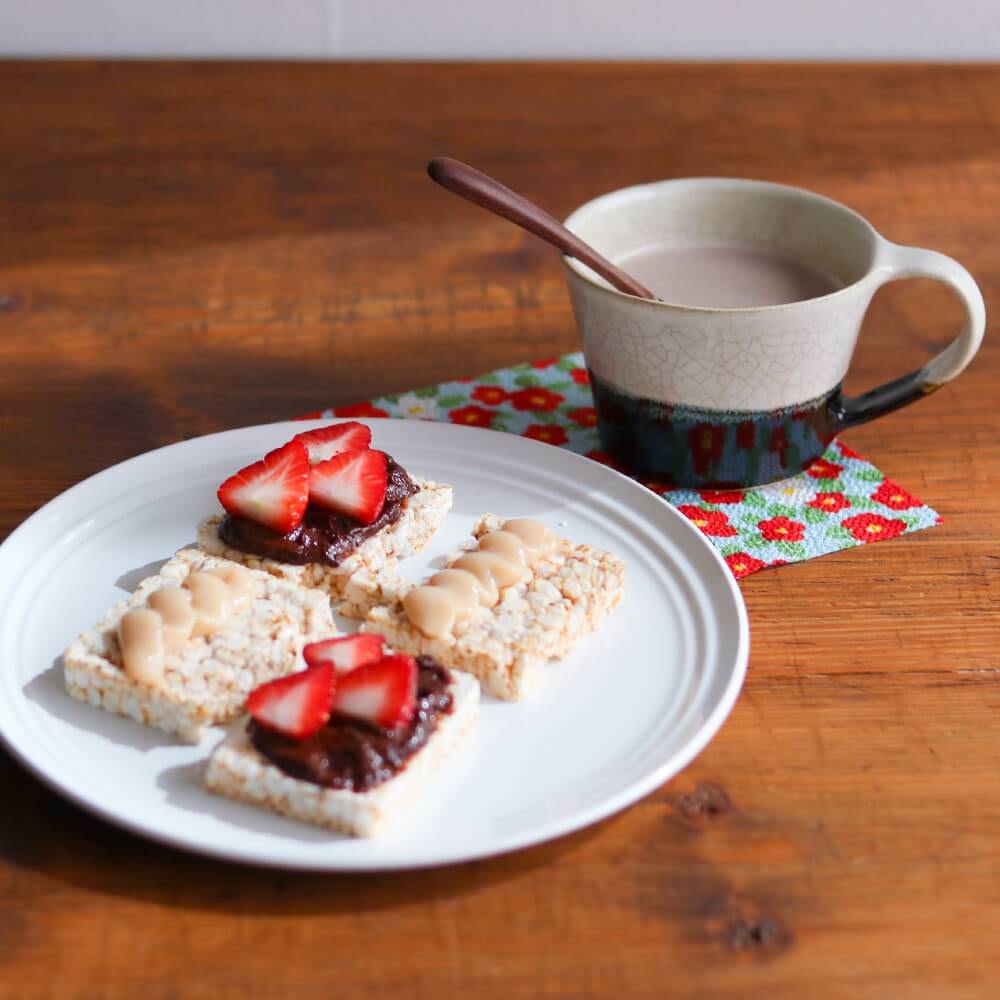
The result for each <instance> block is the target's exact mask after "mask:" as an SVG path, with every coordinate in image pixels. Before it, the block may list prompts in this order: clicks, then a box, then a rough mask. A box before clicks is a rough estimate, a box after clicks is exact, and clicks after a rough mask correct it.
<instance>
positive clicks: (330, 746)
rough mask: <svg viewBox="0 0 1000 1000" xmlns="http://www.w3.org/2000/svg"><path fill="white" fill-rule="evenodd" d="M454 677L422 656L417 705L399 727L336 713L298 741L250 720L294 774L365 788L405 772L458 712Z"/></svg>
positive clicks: (258, 742)
mask: <svg viewBox="0 0 1000 1000" xmlns="http://www.w3.org/2000/svg"><path fill="white" fill-rule="evenodd" d="M450 683H451V675H450V674H449V673H448V671H447V670H445V668H444V667H442V666H441V665H440V664H439V663H438V662H437V661H436V660H435V659H433V658H432V657H430V656H418V657H417V704H416V710H415V711H414V713H413V718H412V719H411V720H410V721H409V722H408V723H407V724H406V725H405V726H400V727H398V728H397V729H383V728H382V727H381V726H376V725H375V724H374V723H370V722H363V721H361V720H360V719H349V718H347V717H346V716H337V715H335V716H332V717H331V718H330V721H329V722H327V723H326V725H325V726H323V728H322V729H321V730H320V731H319V732H318V733H314V734H313V735H312V736H307V737H306V738H305V739H301V740H298V739H295V738H294V737H291V736H285V735H283V734H282V733H277V732H275V731H274V730H271V729H266V728H264V727H263V726H258V725H257V723H256V722H254V721H253V720H252V719H251V720H250V722H249V723H248V727H249V733H250V741H251V743H252V744H253V745H254V747H255V748H256V750H257V752H258V753H260V754H261V755H262V756H264V757H266V758H267V759H268V760H269V761H270V762H271V763H272V764H274V765H275V766H276V767H278V768H280V769H281V770H282V771H284V772H285V774H289V775H291V776H292V777H293V778H301V779H302V780H304V781H311V782H312V783H313V784H316V785H323V786H324V787H326V788H345V789H348V790H350V791H355V792H365V791H367V790H368V789H369V788H373V787H374V786H375V785H378V784H381V783H382V782H383V781H387V780H388V779H389V778H391V777H392V776H393V775H395V774H397V773H398V772H399V771H401V770H402V769H403V768H404V767H405V766H406V762H407V761H408V760H409V759H410V757H412V756H413V755H414V754H415V753H416V752H417V751H418V750H419V749H420V748H421V747H422V746H424V744H425V743H426V742H427V741H428V740H429V739H430V737H431V735H432V734H433V733H434V731H435V730H436V729H437V727H438V722H439V720H440V718H441V716H442V715H448V714H449V713H450V712H451V711H452V707H453V706H452V698H451V692H450V691H449V690H448V685H449V684H450Z"/></svg>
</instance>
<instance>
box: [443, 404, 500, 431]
mask: <svg viewBox="0 0 1000 1000" xmlns="http://www.w3.org/2000/svg"><path fill="white" fill-rule="evenodd" d="M495 416H496V414H495V413H494V412H493V411H492V410H484V409H483V408H482V407H481V406H460V407H459V408H458V409H457V410H452V411H451V412H450V413H449V414H448V419H449V420H450V421H451V422H452V423H453V424H464V425H465V426H466V427H489V426H490V425H491V424H492V423H493V418H494V417H495Z"/></svg>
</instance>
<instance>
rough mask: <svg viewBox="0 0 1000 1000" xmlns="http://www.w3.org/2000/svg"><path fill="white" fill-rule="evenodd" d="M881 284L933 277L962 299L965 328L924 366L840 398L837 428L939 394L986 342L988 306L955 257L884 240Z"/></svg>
mask: <svg viewBox="0 0 1000 1000" xmlns="http://www.w3.org/2000/svg"><path fill="white" fill-rule="evenodd" d="M875 274H876V277H877V279H878V286H877V287H881V286H882V285H884V284H887V283H888V282H890V281H899V280H901V279H903V278H933V279H934V280H935V281H940V282H941V283H942V284H945V285H947V286H948V287H949V288H950V289H951V290H952V291H953V292H954V293H955V294H956V295H957V296H958V297H959V299H960V300H961V302H962V307H963V308H964V310H965V324H964V326H963V327H962V332H961V333H960V334H959V335H958V337H957V338H956V339H955V340H954V341H952V343H951V344H949V345H948V346H947V347H946V348H945V349H944V350H943V351H942V352H941V353H940V354H938V355H935V357H933V358H931V360H930V361H928V362H927V364H925V365H924V366H923V367H922V368H918V369H917V370H916V371H913V372H910V373H909V374H908V375H902V376H900V377H899V378H896V379H893V380H892V381H891V382H886V383H885V384H883V385H880V386H878V388H876V389H871V390H869V391H868V392H865V393H862V395H860V396H839V397H835V402H834V401H831V402H833V406H832V408H831V416H832V418H833V421H834V425H835V428H836V430H838V431H840V430H844V429H846V428H848V427H857V426H858V424H864V423H867V422H868V421H869V420H874V419H875V418H876V417H881V416H882V415H883V414H884V413H891V412H892V411H893V410H898V409H900V407H903V406H907V405H908V404H909V403H912V402H914V401H915V400H917V399H922V398H923V397H924V396H929V395H930V394H931V393H932V392H936V391H937V390H938V389H940V388H941V386H943V385H944V384H945V383H946V382H950V381H951V380H952V379H953V378H954V377H955V376H956V375H958V374H959V372H961V371H962V369H963V368H965V366H966V365H967V364H968V363H969V362H970V361H971V360H972V358H973V356H974V355H975V353H976V351H977V350H979V345H980V344H981V343H982V340H983V333H984V331H985V329H986V305H985V303H984V302H983V295H982V292H980V291H979V286H978V285H977V284H976V282H975V281H974V280H973V278H972V275H971V274H969V272H968V271H966V269H965V268H964V267H962V265H961V264H959V263H958V261H957V260H953V259H952V258H951V257H948V256H946V255H945V254H943V253H937V251H935V250H922V249H920V248H919V247H904V246H898V245H897V244H895V243H889V242H888V241H887V240H883V241H882V242H881V244H880V246H879V249H878V256H877V258H876V262H875Z"/></svg>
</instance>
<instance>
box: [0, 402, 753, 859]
mask: <svg viewBox="0 0 1000 1000" xmlns="http://www.w3.org/2000/svg"><path fill="white" fill-rule="evenodd" d="M334 419H336V418H334ZM344 419H351V418H344ZM330 421H331V418H320V417H317V418H309V419H304V420H298V419H296V420H280V421H272V422H267V423H262V424H250V425H247V426H244V427H235V428H228V429H226V430H222V431H215V432H213V433H211V434H203V435H197V436H195V437H192V438H184V439H181V440H179V441H174V442H171V443H169V444H166V445H161V446H160V447H158V448H154V449H151V450H149V451H145V452H141V453H139V454H137V455H133V456H131V457H129V458H126V459H123V460H122V461H120V462H116V463H114V464H113V465H110V466H108V467H106V468H104V469H100V470H98V471H97V472H95V473H92V474H91V475H89V476H87V477H86V478H85V479H83V480H81V481H80V482H78V483H74V484H73V485H72V486H69V487H67V488H66V489H65V490H63V491H61V492H60V493H58V494H56V496H54V497H52V498H51V499H50V500H48V501H46V502H45V503H44V504H42V506H41V507H39V508H38V509H37V510H35V511H34V512H33V513H31V514H30V515H29V516H28V517H27V518H25V519H24V520H23V521H22V522H21V523H20V524H19V525H18V526H17V527H16V528H15V529H14V530H13V531H12V532H11V533H10V534H9V535H8V536H7V538H5V539H4V540H3V542H2V543H0V593H3V592H7V591H11V590H12V589H13V588H12V587H10V586H8V585H6V584H5V581H4V579H3V575H2V569H3V561H4V556H5V555H7V554H8V553H9V551H10V550H12V549H14V548H16V547H17V545H19V544H22V542H21V539H22V538H23V537H24V536H25V535H27V534H29V533H30V531H31V530H33V529H34V528H35V526H36V524H37V523H38V522H41V521H43V520H44V519H45V518H47V517H52V515H53V513H55V514H59V513H60V512H61V508H62V507H63V506H65V505H67V504H69V503H71V502H72V499H73V497H74V496H75V495H77V494H79V493H83V492H86V491H88V490H90V489H93V488H94V485H95V483H97V481H98V480H100V479H102V478H104V477H107V476H110V475H111V474H113V473H115V472H116V471H118V470H120V469H122V468H123V467H125V466H129V465H131V464H134V463H136V464H137V463H141V462H146V461H151V460H152V459H153V458H154V457H155V456H159V455H162V453H164V452H168V451H171V450H175V449H181V448H183V447H185V446H188V445H191V444H193V443H195V442H203V441H208V440H218V439H222V438H225V437H230V436H239V435H242V434H246V433H253V432H263V431H267V430H276V429H278V428H286V429H287V428H290V427H293V428H298V429H302V430H307V429H309V428H310V427H312V426H323V425H326V424H329V423H330ZM361 422H362V423H365V424H370V425H374V426H373V430H374V431H376V433H377V427H378V426H386V425H390V424H391V425H394V426H406V427H410V428H414V429H415V427H416V426H419V425H429V426H431V427H435V428H437V427H444V428H447V429H448V431H449V433H455V432H458V433H459V434H460V435H463V436H464V435H471V436H475V437H484V436H489V437H493V438H496V439H507V440H508V441H509V440H510V439H517V440H518V441H519V442H521V443H520V445H518V446H517V447H522V446H526V447H527V449H528V451H529V452H530V451H534V452H536V453H537V454H538V455H539V456H542V455H544V454H545V453H546V451H547V450H548V449H551V448H553V447H555V446H553V445H549V444H545V443H543V442H539V441H533V440H531V439H529V438H525V437H523V436H520V435H512V434H509V433H507V432H504V431H498V430H493V429H490V428H482V427H465V426H462V425H457V424H443V423H442V422H439V421H422V420H406V419H402V418H395V417H371V418H367V417H366V418H362V419H361ZM557 450H558V451H559V452H560V453H561V454H562V455H563V456H566V457H567V458H569V459H570V461H571V463H572V462H580V463H584V464H585V466H586V467H587V468H588V469H591V471H592V466H593V465H594V464H598V463H594V462H593V460H592V459H588V458H587V457H586V456H584V455H580V454H578V453H576V452H573V451H571V450H569V449H567V448H562V447H558V448H557ZM600 468H601V470H602V473H601V474H608V475H610V476H611V477H617V479H619V480H624V481H625V482H626V483H628V488H630V489H632V488H636V489H640V490H645V487H643V486H642V485H641V484H640V483H638V482H637V481H636V480H634V479H632V478H631V477H629V476H627V475H625V474H623V473H621V472H619V471H618V470H616V469H612V468H611V467H610V466H606V465H603V464H601V465H600ZM647 494H648V497H649V498H652V499H654V500H655V501H657V502H658V503H659V504H662V506H663V508H664V509H665V511H667V512H669V516H670V517H671V518H673V519H675V521H676V523H677V524H679V525H680V526H681V530H682V531H684V532H686V533H687V535H688V538H689V539H691V540H693V542H694V544H695V545H697V546H699V547H700V548H701V550H702V551H703V552H707V553H708V554H709V556H710V559H711V561H712V562H713V563H714V565H715V568H716V570H717V571H718V572H719V574H720V578H721V579H722V580H723V582H724V584H725V590H726V592H727V596H728V597H729V598H730V600H731V602H732V610H733V611H734V612H735V617H736V621H735V624H736V626H737V635H736V655H735V662H733V664H732V668H731V673H730V676H729V679H728V681H727V683H726V685H725V687H724V689H723V691H722V692H721V694H720V695H719V697H718V700H717V701H716V703H715V705H714V707H713V708H712V710H711V711H710V712H709V713H708V714H707V715H706V716H705V718H704V719H703V720H702V721H701V722H700V724H699V725H698V728H697V730H696V732H695V734H694V735H693V736H692V737H691V738H689V739H688V741H687V742H686V743H685V744H684V746H683V747H682V748H681V749H679V750H678V751H677V752H675V753H674V754H671V755H670V756H669V757H668V758H667V759H666V760H664V761H663V762H662V763H661V764H660V765H659V766H658V767H656V768H654V769H652V770H651V771H650V772H649V773H647V774H646V775H645V776H644V777H642V778H640V779H637V780H635V781H632V782H631V783H629V784H626V785H625V786H624V787H622V788H621V789H619V790H618V791H617V792H616V793H615V794H613V795H609V796H606V797H605V798H604V799H602V800H601V801H599V802H598V803H596V804H593V805H590V806H588V807H586V808H584V809H583V810H578V811H574V812H570V813H568V814H565V815H563V816H562V817H559V818H557V819H555V820H548V821H546V822H543V823H540V824H537V825H536V826H534V827H531V828H530V829H528V830H525V831H522V832H520V833H517V834H514V835H509V836H506V837H496V838H494V839H493V841H492V843H491V844H490V846H489V848H488V849H485V850H484V849H483V848H482V847H481V846H480V847H477V848H473V849H470V850H468V851H460V852H456V851H455V850H454V849H450V850H445V851H443V852H441V853H440V854H434V853H433V852H430V853H428V854H426V855H422V856H420V857H417V858H415V859H413V860H410V861H406V862H400V861H393V860H391V859H379V858H378V857H374V858H372V859H371V863H355V862H352V863H347V864H345V863H342V862H338V861H336V860H326V859H321V858H306V857H300V858H295V857H294V856H292V853H288V852H285V853H284V856H281V857H277V856H271V857H267V856H262V854H261V852H259V851H257V850H255V849H253V848H250V849H247V848H246V847H241V846H240V845H239V844H238V843H237V844H234V845H233V846H232V847H230V848H222V847H216V846H214V845H211V844H198V843H196V842H193V841H192V840H191V839H189V838H188V837H187V836H186V835H183V834H174V833H171V831H169V830H164V829H162V828H159V827H157V826H156V825H155V823H153V822H150V823H149V824H148V825H147V824H144V823H143V822H142V821H141V820H134V819H132V818H130V817H128V816H123V815H122V814H120V813H118V812H116V811H114V810H113V809H112V808H109V807H106V806H104V805H103V804H102V803H100V802H95V801H93V800H92V799H90V798H88V797H87V795H86V794H85V793H82V792H79V791H77V790H76V789H75V788H74V787H73V785H72V783H71V782H70V781H69V780H67V779H61V778H60V777H59V776H58V775H57V774H53V773H50V771H49V770H47V769H46V768H45V767H44V766H43V765H42V764H39V763H37V762H36V761H35V760H33V759H32V757H31V756H30V755H29V754H28V753H27V752H24V751H23V750H22V747H21V746H20V745H19V742H18V741H17V740H16V739H15V738H14V737H12V736H11V734H9V733H8V732H7V727H6V725H5V718H4V713H3V712H2V711H0V743H2V745H3V746H4V748H5V749H6V750H7V751H8V752H9V753H10V754H11V756H12V757H14V759H15V760H16V761H17V762H18V763H19V764H20V765H21V766H22V767H24V768H25V770H27V771H28V772H29V773H30V774H31V775H32V776H33V777H35V778H37V779H38V780H40V781H41V782H42V783H43V784H44V785H45V786H46V787H48V788H50V789H51V790H53V791H54V792H56V793H57V794H59V795H61V796H63V797H64V798H66V799H67V800H69V801H70V802H72V803H73V804H74V805H76V806H78V807H80V808H81V809H83V810H84V811H85V812H88V813H90V814H91V815H93V816H97V817H98V818H100V819H101V820H103V821H105V822H108V823H111V824H113V825H114V826H117V827H119V828H121V829H124V830H126V831H128V832H129V833H130V834H132V835H136V836H140V837H144V838H147V839H149V840H151V841H153V842H155V843H158V844H162V845H165V846H168V847H171V848H173V849H179V850H183V851H189V852H191V853H192V854H195V855H198V856H201V857H210V858H215V859H218V860H222V861H228V862H236V863H239V864H245V865H248V866H253V867H260V868H269V869H278V870H285V871H325V872H330V873H338V872H339V873H348V872H357V873H364V872H372V873H374V872H380V871H382V872H384V871H415V870H418V869H425V868H434V867H443V866H448V865H452V864H464V863H467V862H470V861H474V860H479V859H486V858H492V857H497V856H499V855H503V854H508V853H511V852H513V851H517V850H523V849H526V848H528V847H532V846H539V845H542V844H545V843H548V842H550V841H552V840H555V839H557V838H561V837H564V836H568V835H569V834H571V833H574V832H576V831H579V830H583V829H586V828H587V827H590V826H593V825H594V824H595V823H598V822H601V821H603V820H605V819H608V818H610V817H612V816H615V815H617V814H618V813H620V812H622V811H623V810H625V809H627V808H628V807H629V806H631V805H634V804H635V803H636V802H638V801H639V800H640V799H643V798H645V797H646V796H647V795H649V794H650V793H651V792H653V791H654V790H655V789H656V788H658V787H660V786H661V785H663V784H664V783H665V782H666V781H668V780H670V778H672V777H674V776H676V775H677V774H678V773H680V771H682V770H683V769H684V768H685V767H687V766H688V764H690V763H691V761H692V760H694V758H695V757H697V756H698V754H700V753H701V752H702V751H703V750H704V749H705V747H706V746H707V745H708V744H709V743H710V742H711V740H712V739H713V738H714V737H715V736H716V734H717V733H718V732H719V730H720V729H721V727H722V725H723V723H724V722H725V721H726V719H727V718H728V716H729V714H730V712H731V711H732V709H733V707H734V705H735V703H736V700H737V698H738V696H739V693H740V691H741V690H742V688H743V684H744V682H745V679H746V672H747V665H748V662H749V654H750V625H749V618H748V615H747V610H746V604H745V602H744V600H743V594H742V591H741V590H740V588H739V585H738V584H737V581H736V578H735V577H734V576H733V575H732V572H731V571H730V569H729V567H728V565H727V564H726V562H725V560H724V559H723V557H722V555H721V554H720V553H719V551H718V550H717V549H716V548H715V546H713V545H712V544H711V542H709V541H708V540H707V539H706V538H705V537H704V536H703V535H702V533H701V532H700V531H698V529H697V528H696V527H695V526H694V525H693V524H691V523H690V522H689V521H688V520H687V519H686V518H685V517H684V516H683V515H682V514H681V513H680V512H679V511H678V510H677V509H676V508H675V507H673V506H672V505H671V504H670V503H668V502H667V501H666V500H665V499H663V497H661V496H659V495H658V494H656V493H654V492H652V491H647ZM5 550H6V551H5ZM0 669H2V664H0ZM22 696H23V691H22ZM209 744H210V741H207V740H206V741H204V742H203V743H202V746H204V747H207V746H209ZM205 759H206V760H207V757H206V758H205ZM288 843H292V842H291V841H289V842H288Z"/></svg>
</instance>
